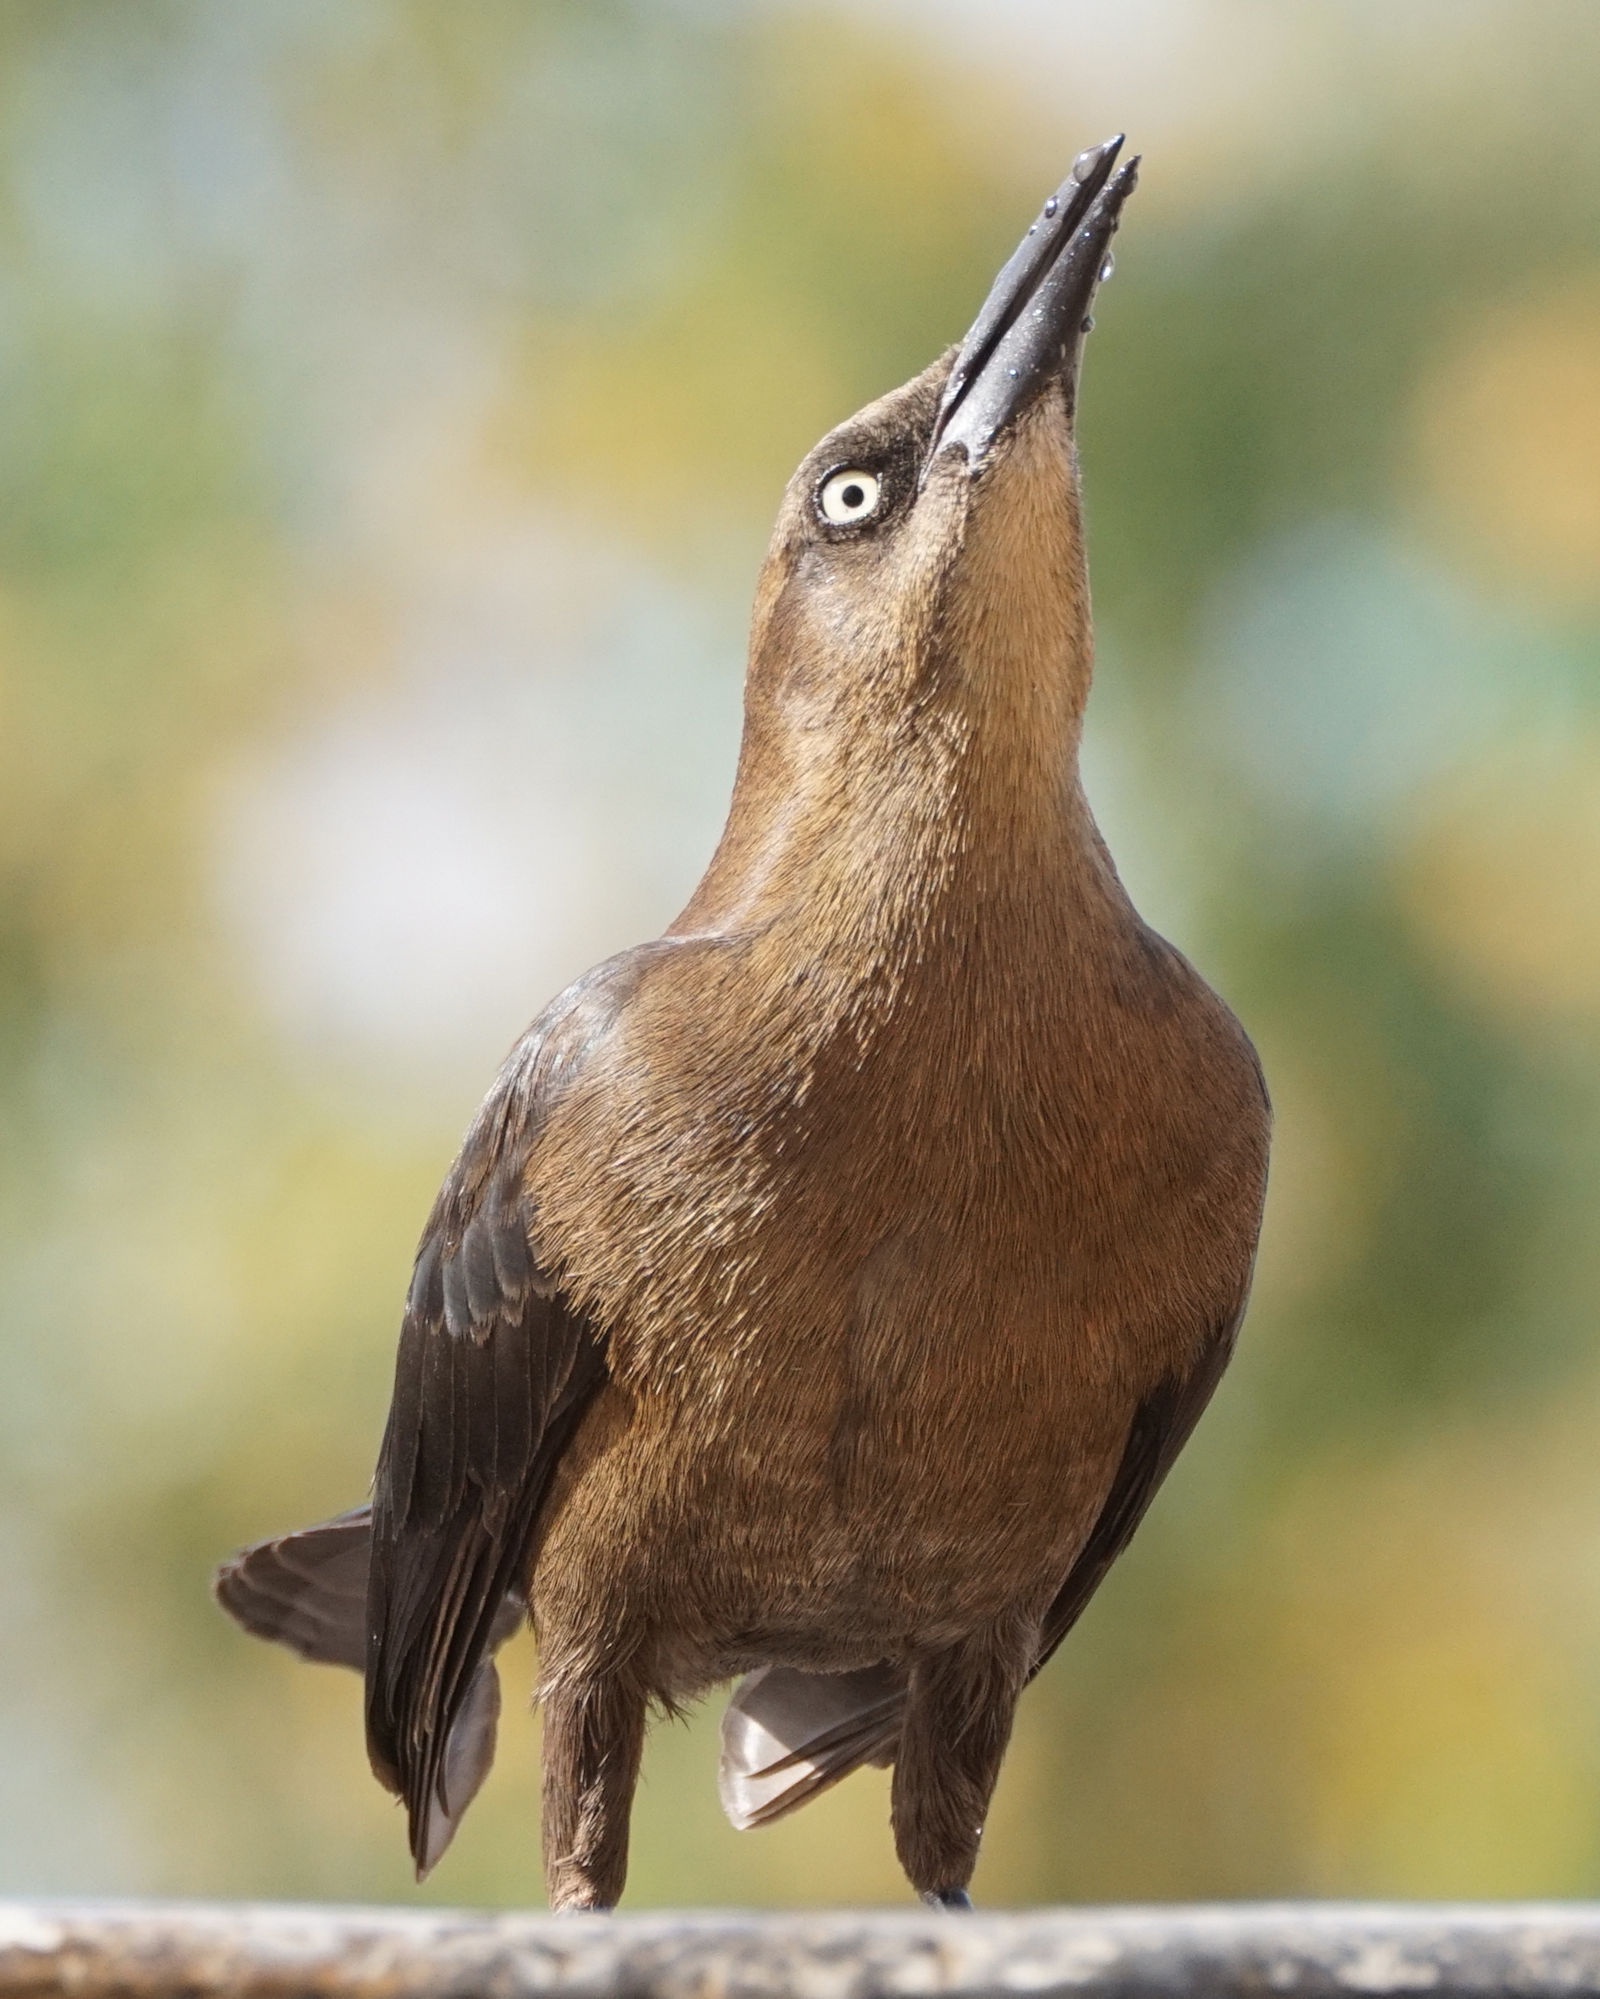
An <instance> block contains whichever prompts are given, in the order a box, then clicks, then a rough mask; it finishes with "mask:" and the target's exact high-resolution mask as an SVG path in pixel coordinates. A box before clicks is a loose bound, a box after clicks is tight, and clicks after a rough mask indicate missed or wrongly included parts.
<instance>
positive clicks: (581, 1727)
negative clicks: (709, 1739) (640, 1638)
mask: <svg viewBox="0 0 1600 1999" xmlns="http://www.w3.org/2000/svg"><path fill="white" fill-rule="evenodd" d="M543 1714H544V1873H545V1885H546V1887H547V1889H548V1890H549V1895H550V1906H551V1908H552V1909H556V1910H561V1909H609V1908H612V1907H614V1906H615V1904H616V1902H617V1901H618V1899H619V1898H620V1896H621V1894H622V1885H623V1883H624V1881H626V1879H627V1877H628V1816H629V1813H630V1812H631V1810H632V1808H633V1791H634V1786H635V1784H636V1783H637V1782H638V1779H639V1758H640V1756H641V1754H642V1753H643V1750H644V1722H645V1692H644V1689H643V1688H642V1687H640V1686H637V1685H635V1684H634V1683H633V1682H632V1681H631V1680H630V1679H626V1678H623V1677H622V1676H620V1675H609V1676H607V1677H606V1678H604V1679H594V1680H584V1681H579V1682H578V1683H577V1684H576V1685H564V1686H557V1687H554V1688H552V1689H550V1690H549V1691H547V1692H546V1694H545V1697H544V1703H543Z"/></svg>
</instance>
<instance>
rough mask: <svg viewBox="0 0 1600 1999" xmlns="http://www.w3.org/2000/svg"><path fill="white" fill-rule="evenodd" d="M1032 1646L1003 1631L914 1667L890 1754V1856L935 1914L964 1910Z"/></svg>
mask: <svg viewBox="0 0 1600 1999" xmlns="http://www.w3.org/2000/svg"><path fill="white" fill-rule="evenodd" d="M1034 1642H1035V1641H1034V1637H1033V1633H1032V1632H1031V1630H1024V1629H1023V1628H1022V1626H1021V1624H1020V1623H1015V1624H1014V1623H1009V1622H1008V1623H1007V1625H1006V1626H1005V1627H1003V1628H1001V1629H991V1630H988V1631H985V1632H982V1633H980V1634H979V1635H978V1636H977V1637H974V1638H970V1639H965V1640H963V1641H962V1643H960V1644H959V1645H952V1646H949V1647H947V1648H945V1649H944V1650H942V1651H939V1652H932V1653H929V1654H927V1655H925V1656H924V1657H923V1658H921V1659H919V1660H918V1661H917V1663H916V1664H915V1666H913V1668H912V1671H911V1683H910V1687H909V1690H908V1694H907V1699H906V1716H905V1723H904V1725H903V1727H902V1730H901V1735H900V1745H899V1748H898V1749H897V1750H896V1751H895V1759H894V1786H893V1790H892V1792H891V1809H892V1815H893V1819H894V1843H895V1851H896V1852H897V1853H898V1854H899V1856H900V1865H901V1866H902V1867H903V1868H904V1869H905V1871H906V1873H907V1875H908V1876H909V1877H910V1881H911V1885H912V1887H913V1888H915V1889H916V1890H917V1892H918V1893H919V1894H920V1895H921V1896H922V1898H923V1900H924V1901H925V1902H929V1903H931V1904H932V1905H934V1906H935V1907H937V1908H946V1909H962V1908H971V1906H972V1904H971V1902H970V1900H969V1899H968V1896H967V1883H968V1882H969V1881H970V1880H971V1879H972V1870H973V1868H974V1867H975V1866H976V1865H977V1861H978V1844H979V1842H980V1840H981V1839H982V1838H983V1822H984V1819H985V1817H986V1816H987V1814H988V1810H989V1799H990V1797H991V1796H992V1795H993V1792H994V1787H995V1780H996V1778H997V1777H998V1776H999V1774H1000V1761H1001V1758H1002V1757H1003V1756H1004V1755H1005V1750H1006V1743H1007V1742H1008V1741H1009V1740H1010V1736H1011V1720H1012V1716H1013V1715H1014V1714H1015V1713H1016V1707H1017V1696H1018V1695H1019V1694H1020V1693H1021V1692H1022V1689H1023V1686H1024V1684H1025V1683H1026V1680H1027V1676H1028V1664H1029V1662H1030V1660H1031V1659H1032V1657H1033V1649H1034Z"/></svg>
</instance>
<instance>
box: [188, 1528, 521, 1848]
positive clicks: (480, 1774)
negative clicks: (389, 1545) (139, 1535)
mask: <svg viewBox="0 0 1600 1999" xmlns="http://www.w3.org/2000/svg"><path fill="white" fill-rule="evenodd" d="M371 1563H372V1509H371V1507H370V1506H353V1507H352V1508H351V1509H350V1511H349V1512H348V1513H341V1514H338V1515H337V1516H336V1517H335V1518H334V1519H332V1520H324V1521H322V1522H320V1524H319V1525H317V1526H315V1527H302V1528H301V1529H300V1530H299V1532H298V1533H295V1534H280V1535H279V1536H278V1537H277V1538H276V1539H275V1540H272V1541H258V1542H257V1543H256V1545H255V1546H254V1547H253V1548H244V1549H242V1550H241V1551H240V1552H239V1553H238V1554H237V1555H234V1556H233V1557H232V1558H231V1559H230V1560H228V1561H226V1562H224V1563H223V1565H222V1567H221V1568H220V1569H218V1571H217V1573H216V1578H215V1580H214V1582H213V1583H212V1589H213V1591H214V1593H215V1595H216V1599H217V1601H218V1603H220V1604H221V1605H222V1607H223V1609H224V1610H225V1611H227V1613H228V1615H229V1616H230V1617H232V1618H234V1619H235V1620H236V1621H237V1622H238V1623H240V1624H242V1625H243V1626H244V1628H245V1630H246V1631H248V1632H250V1633H251V1634H252V1635H253V1636H254V1637H257V1638H268V1639H271V1640H272V1641H273V1642H274V1643H276V1644H279V1645H287V1646H288V1648H289V1650H290V1651H291V1652H298V1653H299V1655H300V1657H301V1658H302V1659H313V1660H315V1661H316V1662H317V1663H318V1664H319V1665H325V1666H349V1667H350V1668H352V1670H353V1671H355V1672H357V1673H361V1672H364V1671H365V1670H366V1662H367V1571H368V1569H369V1568H370V1567H371ZM525 1615H526V1606H525V1605H524V1603H523V1602H522V1600H521V1598H520V1597H514V1596H508V1597H507V1598H506V1599H505V1601H504V1602H503V1603H502V1604H501V1606H500V1611H499V1614H498V1615H497V1616H496V1618H495V1621H494V1626H493V1628H492V1630H491V1632H490V1634H489V1642H490V1644H491V1646H495V1647H498V1646H500V1645H503V1644H504V1643H505V1641H506V1639H507V1638H509V1637H510V1636H511V1634H512V1633H513V1632H514V1631H515V1630H516V1629H517V1628H518V1626H519V1625H520V1624H521V1623H522V1620H523V1618H524V1616H525ZM499 1719H500V1676H499V1674H498V1673H497V1672H496V1671H495V1669H494V1663H493V1661H492V1659H485V1660H484V1661H483V1663H482V1664H481V1665H480V1666H479V1667H478V1670H477V1672H476V1673H475V1674H474V1675H473V1678H472V1683H471V1685H470V1687H469V1688H468V1691H467V1694H466V1697H465V1699H464V1700H463V1701H462V1704H461V1710H460V1712H459V1713H458V1714H457V1716H456V1718H455V1721H454V1723H453V1724H452V1726H451V1730H450V1739H449V1741H448V1742H447V1743H446V1744H445V1750H444V1759H443V1765H442V1768H441V1772H440V1804H441V1809H440V1810H438V1811H436V1812H435V1814H434V1817H433V1821H432V1826H433V1830H432V1836H431V1838H430V1841H429V1850H428V1853H427V1855H426V1865H427V1866H429V1867H431V1866H432V1865H433V1864H434V1862H435V1861H436V1860H437V1859H438V1858H439V1856H440V1854H441V1853H443V1852H444V1849H445V1848H446V1847H447V1846H448V1845H449V1843H450V1840H451V1837H452V1836H453V1834H454V1832H455V1829H456V1827H457V1826H458V1825H459V1824H460V1822H461V1814H462V1813H463V1812H464V1811H465V1810H466V1808H467V1806H468V1805H469V1804H471V1802H472V1800H473V1799H474V1797H476V1796H477V1793H478V1787H479V1786H480V1785H481V1784H482V1782H483V1780H484V1778H485V1777H486V1776H487V1775H488V1774H489V1765H490V1764H491V1763H492V1762H493V1761H494V1744H495V1733H496V1729H497V1725H498V1723H499Z"/></svg>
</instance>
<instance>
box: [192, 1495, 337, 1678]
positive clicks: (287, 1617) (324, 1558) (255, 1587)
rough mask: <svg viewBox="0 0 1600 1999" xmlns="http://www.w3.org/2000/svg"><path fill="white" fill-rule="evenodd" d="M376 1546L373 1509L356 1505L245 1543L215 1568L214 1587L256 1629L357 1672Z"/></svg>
mask: <svg viewBox="0 0 1600 1999" xmlns="http://www.w3.org/2000/svg"><path fill="white" fill-rule="evenodd" d="M371 1548H372V1509H371V1508H370V1507H368V1506H353V1507H351V1509H350V1511H349V1512H348V1513H340V1514H338V1515H336V1516H335V1518H334V1519H332V1520H324V1521H322V1522H321V1523H320V1524H319V1525H318V1526H315V1527H302V1528H301V1529H300V1531H299V1533H297V1534H280V1535H279V1536H278V1537H277V1539H276V1540H272V1541H258V1542H257V1543H256V1545H255V1546H254V1547H253V1548H243V1549H241V1550H240V1552H239V1553H238V1554H237V1555H234V1556H233V1557H232V1558H231V1559H230V1560H228V1561H226V1562H224V1563H223V1565H222V1567H221V1568H220V1569H218V1571H217V1573H216V1576H215V1578H214V1580H213V1581H212V1585H211V1588H212V1592H213V1594H214V1595H215V1597H216V1599H217V1601H218V1603H220V1604H221V1605H222V1607H223V1609H224V1610H225V1611H226V1612H227V1613H228V1615H229V1616H230V1617H231V1618H233V1619H234V1620H235V1621H236V1622H237V1623H239V1624H242V1625H243V1626H244V1628H245V1630H246V1631H248V1632H249V1633H250V1634H251V1636H252V1637H255V1638H268V1639H271V1640H272V1641H273V1642H274V1643H275V1644H278V1645H287V1646H288V1648H289V1650H290V1651H291V1652H298V1653H299V1655H300V1657H301V1658H302V1659H314V1660H315V1661H316V1662H317V1663H318V1664H319V1665H323V1666H349V1667H350V1668H351V1669H352V1670H353V1671H355V1672H357V1673H359V1672H361V1671H362V1669H363V1668H364V1666H365V1664H366V1658H367V1566H368V1560H369V1557H370V1554H371Z"/></svg>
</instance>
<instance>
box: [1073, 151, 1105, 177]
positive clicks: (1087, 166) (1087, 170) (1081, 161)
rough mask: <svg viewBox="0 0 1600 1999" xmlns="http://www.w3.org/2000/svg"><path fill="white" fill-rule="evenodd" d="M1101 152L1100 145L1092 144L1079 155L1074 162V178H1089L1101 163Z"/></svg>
mask: <svg viewBox="0 0 1600 1999" xmlns="http://www.w3.org/2000/svg"><path fill="white" fill-rule="evenodd" d="M1100 152H1101V149H1100V147H1099V146H1090V147H1089V148H1088V149H1087V150H1086V151H1084V152H1081V153H1080V154H1079V155H1078V157H1077V158H1076V159H1075V160H1074V161H1073V162H1072V178H1073V179H1074V180H1075V181H1080V182H1082V181H1086V180H1087V179H1088V178H1089V176H1090V174H1092V173H1093V172H1094V170H1095V168H1096V166H1098V165H1099V162H1100Z"/></svg>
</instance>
